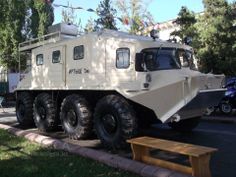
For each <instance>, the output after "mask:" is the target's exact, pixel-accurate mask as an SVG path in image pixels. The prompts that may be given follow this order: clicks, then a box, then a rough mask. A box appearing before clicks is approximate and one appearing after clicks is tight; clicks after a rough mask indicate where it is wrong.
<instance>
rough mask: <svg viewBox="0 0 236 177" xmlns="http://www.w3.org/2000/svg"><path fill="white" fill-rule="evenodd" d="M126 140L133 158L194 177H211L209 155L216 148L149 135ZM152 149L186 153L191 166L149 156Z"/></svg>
mask: <svg viewBox="0 0 236 177" xmlns="http://www.w3.org/2000/svg"><path fill="white" fill-rule="evenodd" d="M127 142H128V143H130V144H131V148H132V152H133V159H134V160H138V161H142V162H145V163H148V164H151V165H157V166H160V167H163V168H168V169H171V170H176V171H179V172H182V173H186V174H190V175H192V176H195V177H211V173H210V168H209V162H210V157H211V154H212V153H213V152H215V151H217V149H214V148H208V147H203V146H197V145H192V144H186V143H179V142H175V141H168V140H163V139H157V138H151V137H139V138H134V139H130V140H127ZM154 149H158V150H161V151H166V152H171V153H177V154H181V155H186V156H188V157H189V161H190V165H191V166H185V165H182V164H178V163H174V162H170V161H167V160H161V159H157V158H154V157H151V156H150V150H154Z"/></svg>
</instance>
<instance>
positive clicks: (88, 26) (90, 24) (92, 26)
mask: <svg viewBox="0 0 236 177" xmlns="http://www.w3.org/2000/svg"><path fill="white" fill-rule="evenodd" d="M95 25H96V24H95V22H94V20H93V19H92V18H91V17H90V19H89V20H88V22H87V24H86V25H85V28H84V32H85V33H89V32H93V31H95Z"/></svg>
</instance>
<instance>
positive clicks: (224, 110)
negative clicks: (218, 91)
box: [219, 102, 233, 115]
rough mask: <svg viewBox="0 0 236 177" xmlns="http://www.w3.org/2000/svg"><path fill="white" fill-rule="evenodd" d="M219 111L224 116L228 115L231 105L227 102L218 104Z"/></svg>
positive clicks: (230, 111)
mask: <svg viewBox="0 0 236 177" xmlns="http://www.w3.org/2000/svg"><path fill="white" fill-rule="evenodd" d="M219 108H220V111H221V112H222V113H223V114H226V115H230V114H231V113H232V110H233V108H232V105H231V104H230V103H228V102H222V103H220V106H219Z"/></svg>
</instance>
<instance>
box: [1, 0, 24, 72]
mask: <svg viewBox="0 0 236 177" xmlns="http://www.w3.org/2000/svg"><path fill="white" fill-rule="evenodd" d="M0 3H1V9H2V10H1V14H0V15H1V19H0V64H1V65H2V66H4V67H6V68H11V69H13V70H17V68H18V64H17V59H18V43H19V42H21V41H23V40H25V36H24V35H23V34H22V29H23V26H24V25H25V16H26V14H27V2H26V0H24V1H19V0H1V2H0Z"/></svg>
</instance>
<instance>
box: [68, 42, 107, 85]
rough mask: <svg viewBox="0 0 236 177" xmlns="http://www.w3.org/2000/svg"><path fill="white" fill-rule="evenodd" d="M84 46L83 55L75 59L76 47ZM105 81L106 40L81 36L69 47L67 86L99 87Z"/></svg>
mask: <svg viewBox="0 0 236 177" xmlns="http://www.w3.org/2000/svg"><path fill="white" fill-rule="evenodd" d="M78 46H83V51H84V54H83V57H81V59H77V60H75V56H74V50H75V47H78ZM104 82H105V41H104V40H103V39H99V38H98V37H94V38H92V37H87V38H80V40H77V41H73V42H72V43H69V44H68V47H67V62H66V87H67V88H70V89H98V88H100V87H102V86H103V85H104Z"/></svg>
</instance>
